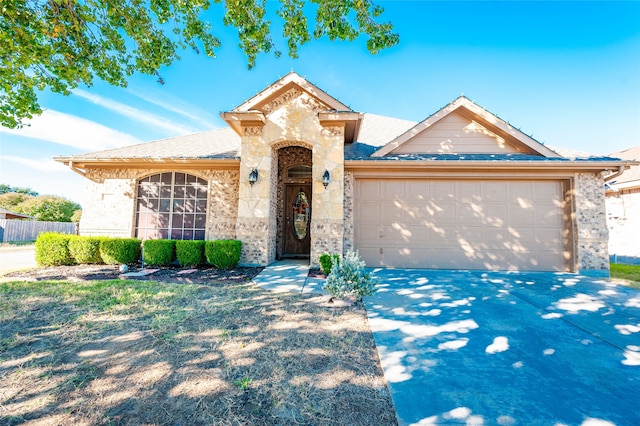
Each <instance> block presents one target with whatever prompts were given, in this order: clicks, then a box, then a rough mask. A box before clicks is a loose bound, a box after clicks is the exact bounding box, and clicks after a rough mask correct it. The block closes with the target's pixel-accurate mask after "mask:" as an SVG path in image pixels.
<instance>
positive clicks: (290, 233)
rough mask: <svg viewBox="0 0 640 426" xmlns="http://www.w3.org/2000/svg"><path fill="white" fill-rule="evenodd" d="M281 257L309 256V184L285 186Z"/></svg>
mask: <svg viewBox="0 0 640 426" xmlns="http://www.w3.org/2000/svg"><path fill="white" fill-rule="evenodd" d="M284 203H285V204H284V223H283V229H282V233H283V235H284V253H282V256H283V257H309V255H310V253H311V237H310V235H309V234H310V229H311V227H310V225H311V185H300V184H290V185H286V186H285V197H284Z"/></svg>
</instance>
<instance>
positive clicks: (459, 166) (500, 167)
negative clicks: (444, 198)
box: [344, 160, 634, 175]
mask: <svg viewBox="0 0 640 426" xmlns="http://www.w3.org/2000/svg"><path fill="white" fill-rule="evenodd" d="M633 164H634V162H620V161H548V160H547V161H545V160H541V161H470V160H406V161H398V160H345V164H344V168H345V170H349V171H376V172H378V173H379V172H380V171H382V170H386V171H389V172H393V171H411V172H434V171H437V172H443V173H444V172H453V171H455V172H483V171H486V172H491V171H498V172H514V173H518V172H521V171H535V172H540V173H556V172H565V173H566V172H571V173H580V172H584V173H600V172H604V173H605V174H606V175H609V174H612V173H617V172H618V171H619V170H620V168H621V167H622V168H625V169H626V168H629V167H630V166H631V165H633Z"/></svg>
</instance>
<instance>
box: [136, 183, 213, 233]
mask: <svg viewBox="0 0 640 426" xmlns="http://www.w3.org/2000/svg"><path fill="white" fill-rule="evenodd" d="M207 192H208V191H207V181H206V180H204V179H200V178H198V177H197V176H193V175H190V174H187V173H181V172H164V173H158V174H155V175H151V176H147V177H146V178H144V179H141V180H139V181H138V195H137V198H136V237H138V238H140V239H143V240H146V239H159V238H161V239H171V240H204V235H205V226H206V216H207Z"/></svg>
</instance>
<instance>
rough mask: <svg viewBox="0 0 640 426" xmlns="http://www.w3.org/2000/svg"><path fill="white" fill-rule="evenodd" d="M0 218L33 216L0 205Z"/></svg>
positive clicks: (27, 217)
mask: <svg viewBox="0 0 640 426" xmlns="http://www.w3.org/2000/svg"><path fill="white" fill-rule="evenodd" d="M0 219H33V217H31V216H28V215H26V214H22V213H16V212H12V211H11V210H7V209H3V208H2V207H0Z"/></svg>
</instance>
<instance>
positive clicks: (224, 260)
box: [204, 240, 242, 269]
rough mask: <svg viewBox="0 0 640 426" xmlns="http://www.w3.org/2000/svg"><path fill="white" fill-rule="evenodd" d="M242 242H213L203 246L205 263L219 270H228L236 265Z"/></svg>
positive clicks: (238, 260)
mask: <svg viewBox="0 0 640 426" xmlns="http://www.w3.org/2000/svg"><path fill="white" fill-rule="evenodd" d="M241 251H242V242H241V241H239V240H213V241H207V242H206V243H205V245H204V253H205V256H206V257H207V262H209V263H210V264H212V265H213V266H215V267H216V268H219V269H229V268H233V267H234V266H237V265H238V262H240V253H241Z"/></svg>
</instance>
